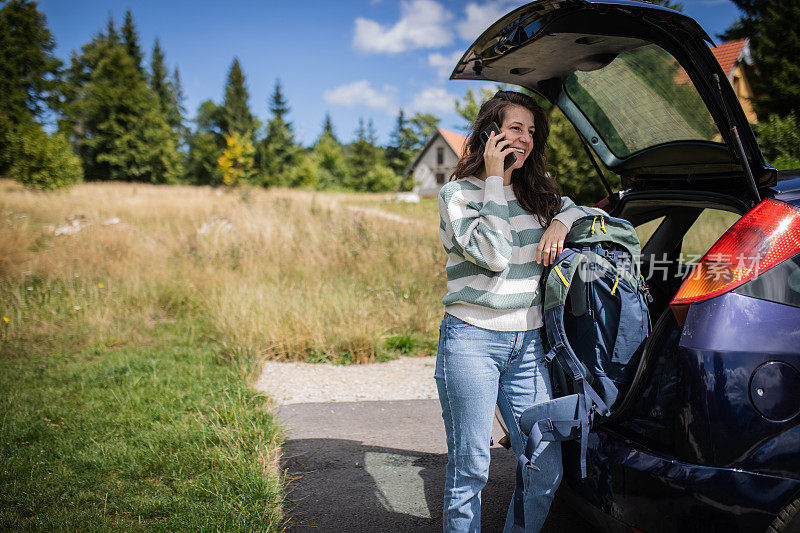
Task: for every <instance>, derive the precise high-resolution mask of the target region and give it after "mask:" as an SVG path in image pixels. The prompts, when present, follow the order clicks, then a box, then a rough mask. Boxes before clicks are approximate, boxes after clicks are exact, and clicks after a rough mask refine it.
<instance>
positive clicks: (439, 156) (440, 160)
mask: <svg viewBox="0 0 800 533" xmlns="http://www.w3.org/2000/svg"><path fill="white" fill-rule="evenodd" d="M436 164H437V165H439V166H442V165H444V148H442V147H441V146H440V147H438V148H437V149H436ZM440 183H443V182H440Z"/></svg>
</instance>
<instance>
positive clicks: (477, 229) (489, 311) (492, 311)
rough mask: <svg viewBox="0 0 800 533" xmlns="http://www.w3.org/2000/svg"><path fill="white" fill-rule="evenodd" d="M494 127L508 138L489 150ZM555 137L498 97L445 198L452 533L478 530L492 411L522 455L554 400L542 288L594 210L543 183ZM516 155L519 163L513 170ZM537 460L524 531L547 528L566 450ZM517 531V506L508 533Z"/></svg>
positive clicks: (440, 382)
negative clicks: (524, 420)
mask: <svg viewBox="0 0 800 533" xmlns="http://www.w3.org/2000/svg"><path fill="white" fill-rule="evenodd" d="M492 122H494V123H496V124H497V125H499V127H500V133H499V134H495V133H492V134H491V135H489V137H488V141H486V142H485V144H484V142H483V141H482V140H481V132H483V131H484V130H486V129H487V128H489V127H490V125H491V124H492ZM548 132H549V126H548V123H547V116H546V115H545V113H544V110H543V109H542V108H541V107H540V106H539V105H538V104H536V102H535V101H534V100H533V98H531V97H530V96H528V95H525V94H521V93H516V92H508V91H499V92H498V93H497V94H495V95H494V97H493V98H491V99H490V100H488V101H487V102H486V103H484V104H483V105H482V106H481V108H480V111H479V112H478V116H477V118H476V119H475V122H474V123H473V125H472V133H471V135H470V137H469V139H468V141H467V150H466V153H465V155H464V156H463V157H462V158H461V160H460V161H459V162H458V165H457V166H456V169H455V172H454V175H453V181H450V182H449V183H447V184H446V185H445V186H444V187H443V188H442V190H441V192H440V194H439V216H440V219H441V221H440V236H441V238H442V243H443V244H444V248H445V250H446V252H447V295H446V296H445V297H444V298H443V300H442V302H443V303H444V305H445V315H444V320H443V321H442V325H441V327H440V329H439V349H438V354H437V358H436V373H435V377H436V384H437V387H438V390H439V400H440V402H441V404H442V418H443V419H444V425H445V432H446V434H447V450H448V452H447V457H448V461H447V471H446V484H445V501H444V531H445V532H461V531H480V520H481V514H480V505H481V489H482V488H483V486H484V485H485V484H486V480H487V476H488V472H489V442H490V439H491V433H492V422H493V414H494V409H495V405H497V406H499V408H500V412H501V414H502V416H503V418H504V420H505V422H506V425H507V427H508V429H509V433H510V436H511V445H512V447H513V449H514V451H515V453H517V454H518V455H519V453H520V452H522V451H523V450H524V449H525V439H526V436H525V435H522V434H521V433H520V430H519V424H518V421H519V416H520V414H522V412H523V411H524V410H525V409H527V408H528V407H530V406H531V405H533V404H535V403H538V402H542V401H546V400H549V399H550V397H551V385H550V378H549V374H548V372H547V369H546V367H545V363H544V361H543V357H544V350H543V349H542V340H541V337H540V334H539V328H540V327H541V326H542V323H543V322H542V304H541V302H542V295H541V294H540V292H539V278H540V276H541V274H542V270H543V267H544V266H547V265H549V264H551V263H552V262H553V261H554V260H555V258H556V256H558V254H559V253H560V252H561V251H562V248H563V246H564V237H565V236H566V235H567V232H568V231H569V228H570V227H571V226H572V223H573V222H574V221H575V220H577V219H578V218H580V217H582V216H584V215H585V214H587V212H585V211H584V210H583V209H582V208H579V207H576V206H575V204H573V203H572V202H571V201H570V200H569V199H568V198H566V197H564V198H562V197H560V195H559V187H558V185H557V184H556V183H555V181H553V179H552V178H550V177H549V176H548V175H547V173H546V169H545V167H546V161H545V153H544V151H545V146H546V143H547V135H548ZM508 154H513V155H514V158H515V159H514V162H513V164H511V165H510V166H509V167H508V168H507V169H505V168H504V167H505V165H504V160H505V158H506V156H507V155H508ZM534 455H535V460H534V462H533V465H532V466H529V467H528V468H526V469H525V471H526V472H525V504H524V508H525V525H526V531H539V529H541V527H542V524H543V523H544V520H545V518H546V516H547V512H548V510H549V508H550V503H551V502H552V499H553V494H554V493H555V490H556V488H558V484H559V482H560V481H561V448H560V445H559V443H546V442H543V443H542V445H540V446H539V448H538V449H537V450H536V453H535V454H534ZM512 524H513V509H512V507H511V506H509V513H508V515H507V517H506V527H505V530H506V531H509V530H510V529H511V525H512Z"/></svg>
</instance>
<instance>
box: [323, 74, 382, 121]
mask: <svg viewBox="0 0 800 533" xmlns="http://www.w3.org/2000/svg"><path fill="white" fill-rule="evenodd" d="M396 93H397V88H396V87H393V86H392V85H384V86H383V87H382V88H381V89H380V90H378V89H375V88H374V87H373V86H372V84H371V83H370V82H369V81H367V80H358V81H354V82H353V83H348V84H346V85H340V86H339V87H335V88H333V89H329V90H327V91H325V92H324V93H323V95H322V96H323V98H325V101H326V102H328V103H329V104H334V105H340V106H344V107H357V106H366V107H369V108H371V109H377V110H379V111H385V112H386V113H388V114H390V115H393V114H395V113H396V112H397V104H396V103H395V94H396Z"/></svg>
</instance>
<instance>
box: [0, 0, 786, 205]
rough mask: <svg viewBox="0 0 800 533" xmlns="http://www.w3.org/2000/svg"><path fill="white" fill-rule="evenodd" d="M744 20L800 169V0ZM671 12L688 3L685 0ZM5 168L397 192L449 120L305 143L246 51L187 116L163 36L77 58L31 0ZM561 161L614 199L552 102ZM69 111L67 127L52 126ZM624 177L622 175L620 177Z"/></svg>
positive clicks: (5, 107)
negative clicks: (255, 98) (61, 55)
mask: <svg viewBox="0 0 800 533" xmlns="http://www.w3.org/2000/svg"><path fill="white" fill-rule="evenodd" d="M733 1H734V3H736V4H737V6H739V8H740V9H741V11H742V13H743V16H742V17H741V19H740V20H738V21H737V22H736V23H735V24H734V25H733V26H732V27H731V28H730V29H728V30H727V32H726V33H725V34H724V35H723V36H722V37H723V38H738V37H749V38H750V40H751V48H752V51H753V57H754V59H755V64H756V68H757V69H758V71H759V76H757V77H756V80H755V82H756V89H757V96H756V98H755V99H754V100H753V104H754V107H755V109H756V111H757V113H758V116H759V119H760V121H761V122H760V124H757V125H756V126H755V130H756V133H757V135H758V136H759V141H760V143H761V147H762V149H763V151H764V155H765V156H766V158H767V160H769V161H771V162H772V163H773V164H775V165H776V166H778V167H779V168H786V167H800V130H798V127H797V126H798V124H797V115H796V109H797V108H798V107H800V62H799V61H798V60H797V58H798V57H800V34H798V30H797V28H796V27H795V26H794V21H796V20H797V19H798V18H800V4H798V3H796V2H782V1H780V0H733ZM658 3H661V4H663V5H667V7H671V8H677V9H680V8H681V6H680V4H678V3H676V2H673V1H672V0H661V1H660V2H658ZM0 6H2V7H0V175H6V176H11V177H14V178H15V179H17V180H19V181H21V182H23V183H25V184H27V185H31V186H34V187H39V188H46V189H47V188H56V187H60V186H65V185H69V184H71V183H74V182H76V181H79V180H81V179H87V180H96V181H104V180H125V181H141V182H148V183H190V184H202V185H221V184H226V185H229V186H235V185H240V184H251V185H255V186H265V187H269V186H284V187H306V188H314V189H319V190H354V191H389V190H398V189H408V188H410V187H411V186H413V184H412V183H410V182H409V181H408V180H406V181H404V180H403V176H404V174H405V171H406V169H407V167H408V166H409V164H410V162H411V160H412V159H413V157H414V156H415V154H416V153H417V152H418V150H419V149H421V148H422V146H423V145H424V143H425V142H426V140H427V139H428V138H429V137H430V135H432V134H433V133H434V132H435V131H436V128H437V127H438V124H439V119H438V118H437V117H435V116H433V115H430V114H421V113H417V114H414V115H413V116H410V117H408V116H406V114H405V113H404V111H403V110H402V109H401V110H400V111H399V113H398V116H397V120H396V124H395V126H394V129H393V131H392V133H391V136H390V140H389V143H388V145H387V146H380V145H379V144H378V141H377V134H376V132H375V127H374V124H373V123H372V120H371V119H367V120H366V121H365V120H364V119H363V118H361V119H360V120H359V125H358V128H357V129H356V131H355V132H354V133H355V140H353V141H352V142H350V143H347V144H345V143H342V142H341V141H340V140H339V139H338V138H337V136H336V133H335V129H334V126H333V124H332V122H331V118H330V115H327V114H326V116H325V118H324V120H323V122H322V125H321V131H320V134H319V136H318V137H317V138H316V140H315V142H314V143H313V145H312V146H310V147H304V146H302V145H301V144H299V143H298V142H297V141H296V140H295V137H294V130H293V127H292V123H291V122H290V121H289V120H288V114H289V111H290V107H289V102H288V100H287V97H286V95H285V94H284V91H283V89H282V87H281V84H280V81H279V80H276V82H275V86H274V90H273V92H272V94H271V96H270V98H269V99H268V101H267V107H268V111H269V120H268V121H267V123H266V124H262V123H261V122H260V121H259V120H258V118H257V117H256V115H255V114H254V113H253V112H252V109H251V107H250V95H249V93H248V89H247V82H246V78H245V73H244V70H243V69H242V65H241V64H240V63H239V61H238V59H236V58H233V60H232V63H231V65H230V68H229V70H228V75H227V80H226V84H225V89H224V94H223V98H222V101H221V102H214V101H213V100H210V99H209V100H206V101H204V102H202V103H201V104H200V106H199V108H198V109H197V112H196V115H195V117H194V119H193V120H191V121H190V120H188V119H187V111H186V108H185V96H184V93H183V89H182V86H181V79H180V74H179V71H178V68H177V67H174V68H173V69H172V70H170V69H169V68H168V66H167V62H166V57H165V52H164V50H163V49H162V47H161V45H160V43H159V41H158V39H156V40H155V42H154V43H153V45H152V48H151V50H150V54H149V58H148V60H147V61H146V60H145V53H144V51H143V49H142V46H141V44H140V42H139V36H138V32H137V30H136V26H135V23H134V20H133V15H132V13H131V12H130V11H127V12H126V13H125V15H124V18H123V21H122V25H121V26H120V27H119V28H118V27H117V23H116V21H115V20H114V19H113V17H109V19H108V22H107V24H106V26H105V27H104V28H102V29H101V30H100V31H99V32H98V33H97V34H96V35H95V36H94V37H93V38H92V39H91V40H90V41H89V42H88V43H86V44H85V45H83V46H82V47H81V49H80V50H79V51H75V52H73V54H72V57H71V59H70V61H69V64H68V65H64V64H63V63H62V62H61V61H60V60H59V59H57V58H56V57H55V55H54V53H53V51H54V48H55V41H54V39H53V36H52V34H51V32H50V31H49V29H48V28H47V25H46V20H45V17H44V15H43V14H42V13H41V12H40V11H39V10H38V7H37V5H36V3H35V2H33V1H31V0H8V1H5V2H0ZM491 94H492V92H491V91H487V90H481V91H479V92H478V93H477V94H475V93H473V92H472V91H467V93H466V94H465V95H464V96H463V97H462V98H460V99H459V100H458V102H457V111H458V112H459V113H460V114H461V116H462V117H463V118H464V120H465V125H468V124H469V123H470V122H471V119H472V118H474V115H475V113H476V112H477V109H478V107H479V106H480V104H481V103H482V101H483V100H485V99H486V98H488V97H490V96H491ZM549 109H550V111H549V114H550V120H551V135H550V138H549V145H550V146H549V148H548V160H549V162H550V163H551V165H552V166H553V168H554V170H555V173H556V175H557V176H558V178H559V181H560V182H561V183H562V185H563V188H564V192H565V193H566V194H568V195H569V196H571V197H572V198H573V199H575V200H576V201H578V202H587V201H590V200H591V199H596V198H598V197H601V196H602V195H603V194H604V189H603V187H602V185H601V183H600V181H599V180H598V179H597V176H596V172H595V171H594V169H593V167H592V166H591V163H590V161H589V159H588V158H587V157H586V154H585V153H584V150H583V146H582V144H581V142H580V139H579V138H578V136H577V135H576V133H575V131H574V129H573V128H572V126H571V125H570V124H569V123H568V122H567V121H566V119H565V118H564V117H563V115H561V113H560V112H559V111H558V110H557V109H556V108H554V107H552V106H550V107H549ZM53 118H55V122H56V124H57V127H56V131H54V132H52V133H48V132H46V131H45V129H44V128H43V126H42V124H43V123H46V122H48V121H49V122H52V121H53ZM606 177H607V179H608V180H609V181H610V182H611V184H612V186H617V185H618V183H619V182H618V178H617V177H616V176H614V175H611V173H607V175H606Z"/></svg>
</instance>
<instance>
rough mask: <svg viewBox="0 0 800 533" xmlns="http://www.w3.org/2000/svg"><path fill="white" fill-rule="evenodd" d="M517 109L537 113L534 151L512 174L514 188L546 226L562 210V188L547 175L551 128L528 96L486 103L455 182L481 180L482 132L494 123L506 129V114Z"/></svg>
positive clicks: (503, 94)
mask: <svg viewBox="0 0 800 533" xmlns="http://www.w3.org/2000/svg"><path fill="white" fill-rule="evenodd" d="M514 105H518V106H521V107H524V108H525V109H527V110H528V111H530V112H531V113H533V125H534V128H535V130H534V133H533V148H532V149H531V153H530V155H528V158H527V159H526V160H525V163H524V164H523V165H522V167H521V168H518V169H515V170H514V171H513V172H512V173H511V187H512V188H513V190H514V195H515V196H516V197H517V200H518V201H519V203H520V205H521V206H522V207H523V209H525V210H526V211H528V212H529V213H531V214H533V215H535V216H536V217H537V218H538V219H539V222H540V223H541V224H542V225H543V226H546V225H547V224H549V223H550V221H551V220H553V217H554V216H556V215H557V214H558V212H559V210H560V209H561V187H559V186H558V183H556V182H555V180H554V179H553V178H551V177H550V176H549V175H548V174H547V156H546V155H545V148H547V136H548V135H549V133H550V124H549V123H548V121H547V114H546V113H545V111H544V109H542V107H541V106H540V105H539V104H537V103H536V100H534V99H533V98H532V97H530V96H528V95H527V94H523V93H518V92H513V91H497V93H496V94H495V95H494V96H493V97H492V98H490V99H489V100H487V101H486V102H484V103H483V105H482V106H481V108H480V110H479V111H478V116H477V117H475V121H474V122H473V123H472V127H471V129H470V135H469V138H468V139H467V147H466V150H465V151H464V155H463V156H462V157H461V159H460V160H459V161H458V164H457V165H456V168H455V170H454V171H453V176H452V177H451V178H450V179H451V180H452V179H459V178H465V177H467V176H477V175H478V174H479V173H480V171H481V170H482V169H483V167H484V163H483V152H484V143H483V140H481V132H482V131H484V130H485V129H486V128H488V127H489V125H490V124H491V123H492V122H495V123H497V125H498V126H501V127H502V125H503V118H504V116H505V112H506V110H507V109H508V108H509V107H511V106H514Z"/></svg>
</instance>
